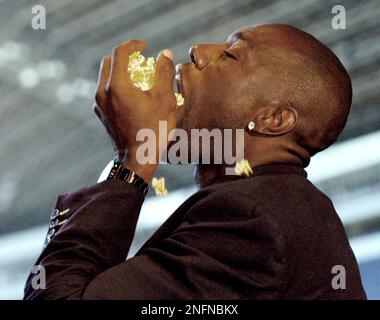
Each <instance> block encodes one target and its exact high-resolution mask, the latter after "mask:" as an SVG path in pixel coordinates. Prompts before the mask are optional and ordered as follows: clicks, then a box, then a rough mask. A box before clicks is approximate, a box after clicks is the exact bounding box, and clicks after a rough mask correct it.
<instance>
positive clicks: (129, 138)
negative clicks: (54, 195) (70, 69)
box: [25, 25, 366, 299]
mask: <svg viewBox="0 0 380 320" xmlns="http://www.w3.org/2000/svg"><path fill="white" fill-rule="evenodd" d="M144 48H145V43H143V42H141V41H129V42H127V43H125V44H122V45H120V46H118V47H116V48H115V49H114V50H113V52H112V55H111V56H107V57H106V58H105V59H104V60H103V62H102V67H101V72H100V76H99V83H98V90H97V96H96V102H97V103H96V105H95V112H96V114H97V115H98V117H99V118H100V119H101V121H102V122H103V124H104V125H105V127H106V129H107V131H108V133H109V135H110V137H111V139H112V141H113V143H114V146H115V150H116V151H117V154H118V158H119V160H120V162H115V165H114V167H113V169H112V170H111V172H110V175H109V179H108V180H107V181H105V182H101V183H98V184H96V185H94V186H90V187H88V188H83V189H80V190H78V191H76V192H72V193H69V194H66V195H61V196H59V198H58V200H57V205H56V209H55V210H54V211H53V217H52V218H53V220H52V222H51V224H50V230H49V233H48V237H47V241H46V246H45V248H44V250H43V252H42V254H41V256H40V257H39V259H38V261H37V264H39V265H41V266H43V267H44V269H45V271H46V288H45V289H43V288H35V286H34V285H33V283H35V282H34V281H33V277H34V275H33V274H31V275H30V277H29V279H28V282H27V285H26V289H25V299H214V298H219V299H365V298H366V295H365V292H364V290H363V287H362V283H361V279H360V274H359V270H358V266H357V262H356V260H355V257H354V255H353V252H352V250H351V248H350V245H349V243H348V240H347V236H346V234H345V231H344V228H343V226H342V223H341V221H340V220H339V217H338V215H337V213H336V212H335V210H334V207H333V204H332V202H331V201H330V199H329V198H328V197H327V196H326V195H324V194H323V193H322V192H321V191H319V190H318V189H317V188H316V187H314V186H313V185H312V183H311V182H310V181H308V180H307V174H306V171H305V170H304V167H306V166H307V165H308V164H309V161H310V157H311V156H313V155H314V154H315V153H317V152H319V151H322V150H324V149H326V148H327V147H328V146H330V145H331V144H332V143H333V142H334V141H335V140H336V139H337V138H338V136H339V134H340V132H341V131H342V129H343V128H344V125H345V123H346V120H347V116H348V113H349V109H350V105H351V82H350V78H349V76H348V74H347V73H346V71H345V69H344V67H343V66H342V65H341V63H340V62H339V60H338V59H337V58H336V57H335V55H334V54H333V53H332V52H331V51H330V50H329V49H328V48H327V47H325V46H324V45H323V44H321V43H320V42H319V41H318V40H316V39H315V38H313V37H312V36H310V35H309V34H306V33H304V32H302V31H300V30H297V29H295V28H293V27H290V26H285V25H259V26H255V27H246V28H243V29H240V30H238V31H236V32H235V33H233V34H232V35H231V36H229V37H228V39H227V41H226V42H225V43H223V44H209V45H198V46H195V47H193V48H192V49H191V50H190V59H191V62H190V63H186V64H182V65H180V66H179V67H178V69H177V71H178V77H177V80H178V83H179V90H180V92H181V93H182V94H183V96H184V98H185V104H184V107H183V108H182V109H180V110H178V109H177V108H176V101H175V98H174V92H173V88H172V83H173V80H174V76H175V71H174V67H173V62H172V59H173V57H172V53H171V52H170V51H168V50H165V51H163V52H161V54H160V55H159V57H158V60H157V68H156V80H155V85H154V87H153V88H152V89H151V90H150V91H149V92H148V93H147V92H142V91H140V90H139V89H137V88H136V87H134V86H133V84H132V82H131V79H130V78H129V75H128V74H127V72H126V69H127V65H128V61H129V55H130V54H131V53H133V52H135V51H142V50H143V49H144ZM206 111H207V112H206ZM160 120H165V121H167V124H168V131H170V130H171V129H173V128H175V127H176V126H180V127H181V128H183V129H184V130H186V131H187V132H190V130H191V129H193V128H205V129H208V130H211V129H213V128H218V129H226V128H230V129H239V128H245V129H246V133H245V140H244V158H245V159H247V161H248V162H249V163H250V165H251V167H252V171H253V172H252V174H251V175H250V176H249V177H246V178H244V177H238V178H237V177H232V176H228V175H226V174H225V169H226V164H225V163H222V164H220V165H216V164H213V163H211V164H198V165H197V166H196V172H195V179H196V182H197V184H198V185H199V187H200V190H199V191H198V192H196V193H195V194H194V195H193V196H191V197H190V198H189V199H188V200H186V201H185V202H184V203H183V204H182V205H181V206H180V207H179V208H178V209H177V210H176V211H175V212H174V213H173V214H172V215H171V216H170V218H169V219H168V220H167V221H166V222H165V223H164V224H163V225H162V226H161V227H160V228H159V229H158V231H157V232H156V233H155V234H154V235H153V236H152V238H150V239H149V240H148V241H147V242H146V243H145V244H144V246H143V247H142V248H141V249H140V250H139V252H138V253H137V255H136V256H135V257H133V258H131V259H129V260H127V261H125V258H126V256H127V253H128V250H129V248H130V245H131V242H132V239H133V235H134V232H135V227H136V223H137V219H138V216H139V212H140V208H141V206H142V204H143V201H144V195H145V193H146V186H147V184H146V182H148V181H150V180H151V178H152V177H153V175H154V172H155V170H156V169H157V164H156V163H157V162H158V161H152V162H153V163H150V164H141V161H139V160H138V157H137V156H136V154H137V150H138V148H139V146H140V145H141V143H142V142H141V141H136V134H137V132H138V131H139V130H140V129H141V128H149V129H151V130H153V131H154V132H158V122H159V121H160ZM155 145H157V152H156V156H155V157H156V159H155V160H158V158H159V157H160V155H161V154H162V153H163V152H165V151H166V148H161V147H160V146H159V145H160V144H158V143H156V144H155ZM198 147H199V146H198ZM190 148H193V145H191V146H190ZM199 149H201V148H199ZM163 201H164V200H163ZM152 214H154V213H152ZM336 268H338V270H341V272H342V273H341V274H340V275H339V276H342V277H343V278H340V283H337V282H336V281H335V280H334V277H336V276H337V275H336V274H335V273H334V272H335V271H334V270H337V269H336ZM343 271H344V272H343ZM334 281H335V282H334Z"/></svg>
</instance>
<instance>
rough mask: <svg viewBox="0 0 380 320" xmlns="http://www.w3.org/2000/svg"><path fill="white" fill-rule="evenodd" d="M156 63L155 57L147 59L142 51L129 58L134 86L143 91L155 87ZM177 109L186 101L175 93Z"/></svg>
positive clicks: (129, 69)
mask: <svg viewBox="0 0 380 320" xmlns="http://www.w3.org/2000/svg"><path fill="white" fill-rule="evenodd" d="M155 71H156V63H155V61H154V58H153V57H149V58H145V57H144V56H143V55H142V54H141V52H140V51H136V52H133V53H132V54H131V55H130V56H129V64H128V72H129V74H130V78H131V80H132V82H133V84H134V85H135V86H136V87H138V88H140V89H141V90H142V91H147V90H149V89H151V88H152V87H153V85H154V74H155ZM175 98H176V101H177V108H180V107H182V106H183V104H184V102H185V99H184V98H183V96H182V94H180V93H175Z"/></svg>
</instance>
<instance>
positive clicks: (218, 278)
mask: <svg viewBox="0 0 380 320" xmlns="http://www.w3.org/2000/svg"><path fill="white" fill-rule="evenodd" d="M124 196H125V195H124ZM127 198H128V197H127ZM132 198H133V197H132V196H129V201H128V200H125V203H124V204H123V207H124V210H123V214H120V212H119V213H116V212H115V210H113V209H111V208H112V207H113V206H112V203H115V201H119V200H117V199H119V198H118V197H117V196H116V195H113V201H111V199H106V198H103V199H99V200H96V202H97V203H98V202H99V203H98V205H101V206H102V207H103V210H101V211H103V212H104V214H100V213H99V218H98V219H99V220H98V223H94V222H91V226H88V228H87V232H85V234H86V236H85V237H84V236H83V234H84V232H83V231H82V230H81V226H80V225H81V223H77V224H76V225H77V227H76V228H74V227H71V228H74V229H75V230H76V231H74V232H73V231H70V228H69V224H67V227H66V228H62V230H61V231H60V233H59V234H57V236H56V237H55V239H54V240H53V241H52V242H51V243H50V244H49V246H48V247H47V250H45V253H43V255H42V258H41V263H42V264H43V265H44V266H45V268H46V270H47V271H46V274H47V278H48V281H47V288H46V289H45V290H40V293H33V292H31V291H30V289H29V290H27V297H28V298H46V299H57V298H75V299H274V298H279V297H281V294H282V291H283V289H284V285H285V283H284V274H285V268H286V263H285V259H284V256H283V253H284V242H283V240H282V237H281V235H280V233H279V230H278V228H277V227H276V226H275V225H274V224H273V222H271V221H268V219H267V218H264V217H265V215H262V214H261V213H260V212H261V211H262V210H263V209H262V208H260V207H259V206H257V207H255V208H249V210H247V209H248V208H247V207H245V206H242V205H241V204H240V203H238V202H237V201H235V200H233V199H231V197H228V195H224V194H216V195H211V196H207V197H205V198H204V199H202V200H201V201H199V202H197V203H196V204H195V205H194V206H193V207H192V208H191V209H190V211H188V212H187V213H186V214H185V216H184V218H183V221H182V223H181V224H180V225H179V227H178V228H177V229H176V230H174V232H173V233H171V234H170V235H169V236H168V237H166V238H163V239H161V240H159V241H156V242H153V243H152V244H151V245H150V246H147V247H146V248H145V249H143V250H142V251H140V252H139V254H138V256H136V257H133V258H131V259H129V260H127V261H123V260H124V258H125V256H126V253H127V249H128V248H129V246H130V241H131V240H132V236H131V234H130V232H132V230H131V229H134V226H133V228H132V226H131V224H130V221H129V219H130V218H129V217H131V216H134V215H137V214H136V213H134V212H131V211H133V210H136V211H137V210H139V209H138V208H139V206H140V205H141V203H140V202H139V201H136V200H137V199H132ZM226 199H229V200H228V201H226ZM140 201H141V199H140ZM85 207H86V205H85ZM85 207H83V208H81V210H82V212H81V211H78V212H77V214H83V216H89V217H88V219H90V218H91V212H90V211H91V210H89V209H90V208H89V207H88V208H87V210H86V208H85ZM86 211H87V212H86ZM108 215H110V216H109V217H108V218H107V217H106V216H108ZM120 216H122V218H121V217H120ZM112 219H116V220H117V221H118V223H119V224H122V225H123V228H122V227H118V228H117V229H123V231H121V230H117V231H116V230H113V231H112V230H110V229H108V228H104V227H102V226H101V224H100V221H102V223H104V222H105V220H107V221H111V220H112ZM134 219H137V218H133V219H131V220H134ZM121 222H122V223H121ZM70 224H74V219H73V220H72V221H71V223H70ZM111 225H114V222H112V223H111ZM128 225H129V228H130V229H129V230H127V229H128V227H127V226H128ZM94 230H97V232H94ZM99 237H100V239H101V240H99ZM125 239H127V242H126V243H124V242H125ZM49 278H50V279H49ZM42 291H43V292H42Z"/></svg>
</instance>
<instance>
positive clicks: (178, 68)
mask: <svg viewBox="0 0 380 320" xmlns="http://www.w3.org/2000/svg"><path fill="white" fill-rule="evenodd" d="M175 70H176V75H175V79H176V81H177V90H178V93H180V94H182V96H184V94H183V85H182V79H181V65H180V64H177V65H176V67H175Z"/></svg>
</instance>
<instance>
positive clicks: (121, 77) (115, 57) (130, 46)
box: [109, 40, 147, 86]
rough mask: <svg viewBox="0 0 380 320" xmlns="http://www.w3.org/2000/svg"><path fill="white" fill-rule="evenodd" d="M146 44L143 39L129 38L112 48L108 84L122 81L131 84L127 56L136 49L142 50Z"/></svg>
mask: <svg viewBox="0 0 380 320" xmlns="http://www.w3.org/2000/svg"><path fill="white" fill-rule="evenodd" d="M146 46H147V44H146V42H145V41H140V40H130V41H128V42H126V43H123V44H121V45H119V46H117V47H115V48H113V50H112V58H111V76H110V81H109V85H110V86H112V84H113V83H118V82H122V83H124V84H128V85H130V86H132V85H133V84H132V81H131V79H130V77H129V74H128V63H129V56H130V55H131V54H132V53H133V52H136V51H143V50H144V49H145V48H146Z"/></svg>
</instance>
